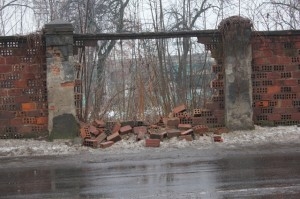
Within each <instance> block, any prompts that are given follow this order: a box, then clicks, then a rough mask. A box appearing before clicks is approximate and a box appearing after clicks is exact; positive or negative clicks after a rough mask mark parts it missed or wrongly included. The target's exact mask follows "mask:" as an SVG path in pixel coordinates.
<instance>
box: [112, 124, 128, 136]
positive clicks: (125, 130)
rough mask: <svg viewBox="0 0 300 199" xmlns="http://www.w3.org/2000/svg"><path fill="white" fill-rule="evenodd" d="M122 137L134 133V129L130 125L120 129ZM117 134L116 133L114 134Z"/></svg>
mask: <svg viewBox="0 0 300 199" xmlns="http://www.w3.org/2000/svg"><path fill="white" fill-rule="evenodd" d="M119 132H120V135H125V134H128V133H131V132H132V127H131V126H130V125H126V126H123V127H121V128H120V130H119ZM114 133H115V132H114Z"/></svg>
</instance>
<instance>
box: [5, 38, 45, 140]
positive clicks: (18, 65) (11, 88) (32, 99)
mask: <svg viewBox="0 0 300 199" xmlns="http://www.w3.org/2000/svg"><path fill="white" fill-rule="evenodd" d="M47 104H48V103H47V85H46V60H45V49H44V47H43V41H42V39H40V38H39V37H37V36H34V35H32V36H29V37H27V38H18V37H15V38H12V37H8V38H5V39H2V40H0V138H19V137H37V136H39V135H42V134H43V133H45V132H46V131H47V123H48V107H47Z"/></svg>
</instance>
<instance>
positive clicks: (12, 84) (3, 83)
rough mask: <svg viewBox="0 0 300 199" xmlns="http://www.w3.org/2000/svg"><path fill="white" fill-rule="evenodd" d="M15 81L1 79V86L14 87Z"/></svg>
mask: <svg viewBox="0 0 300 199" xmlns="http://www.w3.org/2000/svg"><path fill="white" fill-rule="evenodd" d="M14 87H15V85H14V82H12V81H10V80H4V81H0V88H14Z"/></svg>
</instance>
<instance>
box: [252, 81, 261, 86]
mask: <svg viewBox="0 0 300 199" xmlns="http://www.w3.org/2000/svg"><path fill="white" fill-rule="evenodd" d="M252 86H254V87H258V86H260V81H253V82H252Z"/></svg>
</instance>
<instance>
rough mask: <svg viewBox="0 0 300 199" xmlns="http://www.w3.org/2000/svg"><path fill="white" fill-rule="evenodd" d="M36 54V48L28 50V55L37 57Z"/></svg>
mask: <svg viewBox="0 0 300 199" xmlns="http://www.w3.org/2000/svg"><path fill="white" fill-rule="evenodd" d="M35 54H36V49H35V48H31V49H27V55H35Z"/></svg>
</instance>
